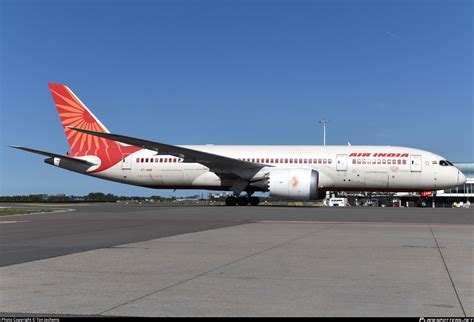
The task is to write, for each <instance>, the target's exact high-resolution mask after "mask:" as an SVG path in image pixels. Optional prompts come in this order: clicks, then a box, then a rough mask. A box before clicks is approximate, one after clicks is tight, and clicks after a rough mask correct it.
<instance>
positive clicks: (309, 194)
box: [267, 168, 325, 200]
mask: <svg viewBox="0 0 474 322" xmlns="http://www.w3.org/2000/svg"><path fill="white" fill-rule="evenodd" d="M318 177H319V174H318V171H316V170H312V169H305V168H288V169H281V168H275V169H272V170H271V171H270V173H269V174H268V175H267V184H268V191H269V192H270V196H271V197H273V198H281V199H287V200H318V199H322V198H324V196H323V197H322V198H321V196H322V195H323V194H321V193H318ZM324 195H325V193H324Z"/></svg>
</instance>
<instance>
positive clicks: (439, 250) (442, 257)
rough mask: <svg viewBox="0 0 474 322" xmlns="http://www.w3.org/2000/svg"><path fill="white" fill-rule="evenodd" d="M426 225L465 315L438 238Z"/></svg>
mask: <svg viewBox="0 0 474 322" xmlns="http://www.w3.org/2000/svg"><path fill="white" fill-rule="evenodd" d="M428 227H430V231H431V234H432V235H433V238H434V240H435V243H436V248H438V252H439V255H440V256H441V259H442V260H443V264H444V268H445V269H446V272H447V273H448V276H449V280H450V281H451V285H452V286H453V289H454V293H455V294H456V297H457V299H458V302H459V306H461V310H462V313H463V314H464V317H467V315H466V311H465V310H464V306H463V305H462V302H461V298H460V297H459V293H458V290H457V289H456V285H454V281H453V278H452V277H451V273H450V272H449V269H448V265H447V264H446V261H445V259H444V256H443V253H442V252H441V247H439V244H438V240H437V239H436V235H435V233H434V231H433V229H432V228H431V225H429V226H428ZM443 248H444V247H443Z"/></svg>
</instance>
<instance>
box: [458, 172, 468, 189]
mask: <svg viewBox="0 0 474 322" xmlns="http://www.w3.org/2000/svg"><path fill="white" fill-rule="evenodd" d="M465 183H466V176H465V175H464V173H462V172H461V171H459V170H458V186H460V185H463V184H465Z"/></svg>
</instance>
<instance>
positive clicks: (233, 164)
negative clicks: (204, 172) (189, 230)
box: [70, 127, 269, 179]
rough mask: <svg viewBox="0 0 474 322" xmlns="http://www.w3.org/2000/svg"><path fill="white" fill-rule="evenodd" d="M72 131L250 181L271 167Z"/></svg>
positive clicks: (193, 151) (167, 146)
mask: <svg viewBox="0 0 474 322" xmlns="http://www.w3.org/2000/svg"><path fill="white" fill-rule="evenodd" d="M70 128H71V129H72V130H75V131H79V132H83V133H86V134H90V135H94V136H98V137H101V138H105V139H109V140H113V141H118V142H122V143H126V144H130V145H134V146H138V147H142V148H145V149H148V150H152V151H156V152H157V153H158V154H165V155H173V156H176V157H178V158H182V159H183V161H184V162H196V163H200V164H203V165H205V166H206V167H208V168H209V169H210V170H211V171H213V172H216V173H233V174H236V175H237V176H239V177H242V178H245V179H250V178H251V177H252V176H253V175H255V173H257V172H258V171H259V170H260V169H262V168H263V167H266V166H269V165H265V164H258V163H253V162H247V161H242V160H238V159H234V158H229V157H225V156H222V155H218V154H213V153H207V152H203V151H198V150H193V149H188V148H183V147H180V146H176V145H170V144H165V143H159V142H154V141H148V140H143V139H138V138H133V137H130V136H125V135H118V134H112V133H104V132H95V131H89V130H84V129H79V128H75V127H70Z"/></svg>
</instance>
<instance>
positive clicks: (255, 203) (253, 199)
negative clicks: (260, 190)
mask: <svg viewBox="0 0 474 322" xmlns="http://www.w3.org/2000/svg"><path fill="white" fill-rule="evenodd" d="M259 203H260V198H258V197H250V204H251V205H252V206H258V204H259Z"/></svg>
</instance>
